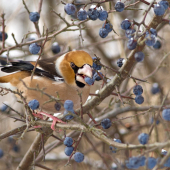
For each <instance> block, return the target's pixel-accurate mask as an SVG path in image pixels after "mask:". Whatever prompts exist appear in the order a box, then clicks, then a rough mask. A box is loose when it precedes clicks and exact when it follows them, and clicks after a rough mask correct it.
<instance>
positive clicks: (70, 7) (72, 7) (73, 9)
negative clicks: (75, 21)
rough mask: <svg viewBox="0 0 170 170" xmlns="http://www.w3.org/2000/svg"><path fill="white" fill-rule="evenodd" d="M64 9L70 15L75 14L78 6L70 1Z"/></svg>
mask: <svg viewBox="0 0 170 170" xmlns="http://www.w3.org/2000/svg"><path fill="white" fill-rule="evenodd" d="M64 10H65V12H66V13H67V14H68V15H74V14H75V12H76V6H75V5H73V4H69V3H68V4H66V5H65V6H64Z"/></svg>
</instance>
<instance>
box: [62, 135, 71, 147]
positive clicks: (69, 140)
mask: <svg viewBox="0 0 170 170" xmlns="http://www.w3.org/2000/svg"><path fill="white" fill-rule="evenodd" d="M72 144H73V139H72V138H71V137H66V138H65V139H64V145H66V146H68V147H70V146H72Z"/></svg>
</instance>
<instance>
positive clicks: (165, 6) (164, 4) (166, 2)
mask: <svg viewBox="0 0 170 170" xmlns="http://www.w3.org/2000/svg"><path fill="white" fill-rule="evenodd" d="M158 4H159V5H163V7H164V8H165V10H166V9H168V7H169V3H168V1H165V0H162V1H159V2H158Z"/></svg>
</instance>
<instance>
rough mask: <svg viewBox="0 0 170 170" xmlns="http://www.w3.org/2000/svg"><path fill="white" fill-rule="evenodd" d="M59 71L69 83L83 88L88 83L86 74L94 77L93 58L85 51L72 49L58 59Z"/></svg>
mask: <svg viewBox="0 0 170 170" xmlns="http://www.w3.org/2000/svg"><path fill="white" fill-rule="evenodd" d="M57 65H58V70H57V72H58V73H59V74H60V75H61V76H62V77H63V78H64V80H65V82H66V83H67V84H69V85H77V86H78V87H81V88H83V87H84V86H85V85H86V82H85V80H84V78H85V76H88V77H90V78H92V65H93V60H92V58H91V56H90V55H89V54H88V53H87V52H85V51H71V52H68V53H66V54H65V55H63V56H61V57H60V58H59V59H58V60H57V64H56V66H57Z"/></svg>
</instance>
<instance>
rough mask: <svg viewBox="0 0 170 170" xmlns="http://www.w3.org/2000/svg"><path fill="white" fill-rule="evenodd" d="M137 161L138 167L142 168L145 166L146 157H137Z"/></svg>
mask: <svg viewBox="0 0 170 170" xmlns="http://www.w3.org/2000/svg"><path fill="white" fill-rule="evenodd" d="M139 161H140V166H144V165H145V161H146V157H145V156H141V157H139Z"/></svg>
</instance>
